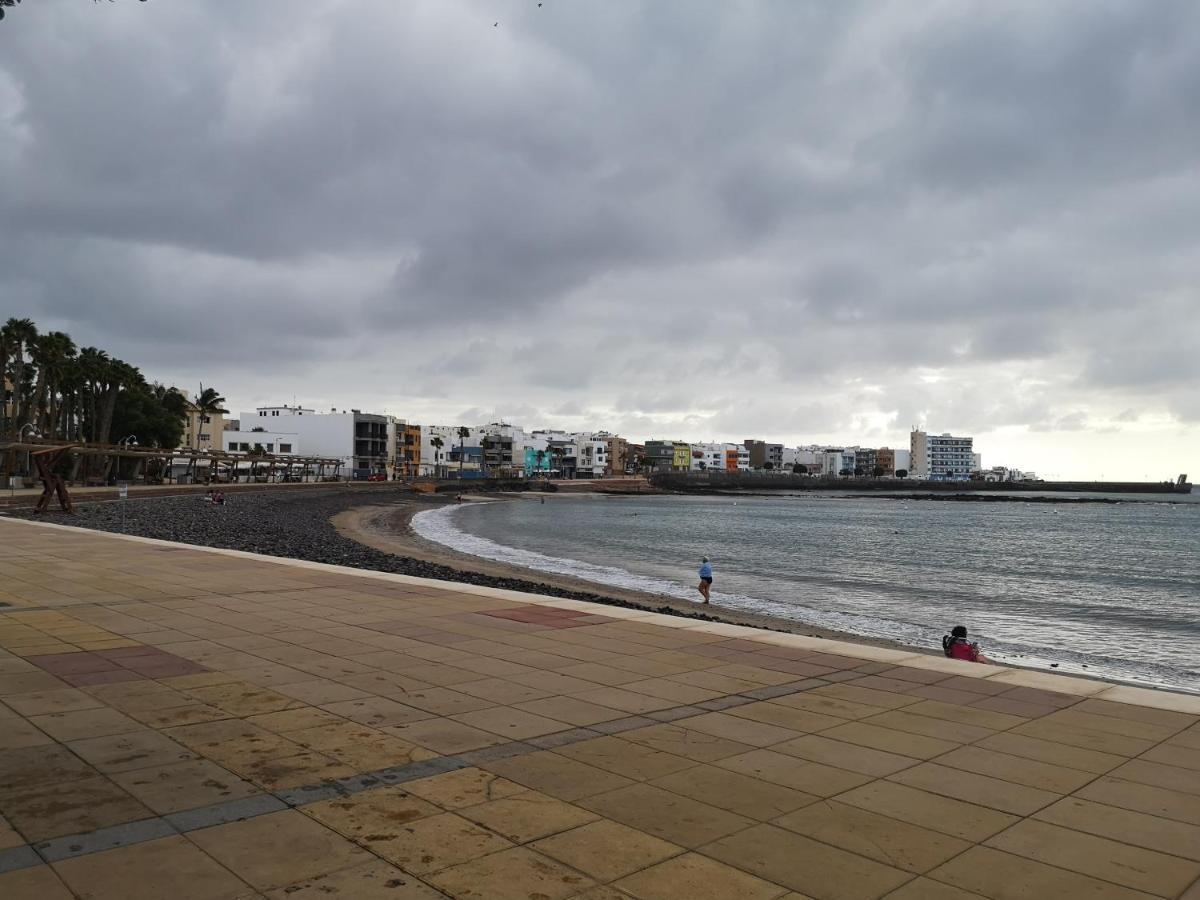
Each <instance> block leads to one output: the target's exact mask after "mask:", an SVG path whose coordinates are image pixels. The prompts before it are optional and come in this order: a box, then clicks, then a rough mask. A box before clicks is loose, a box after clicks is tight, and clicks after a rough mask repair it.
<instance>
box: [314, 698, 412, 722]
mask: <svg viewBox="0 0 1200 900" xmlns="http://www.w3.org/2000/svg"><path fill="white" fill-rule="evenodd" d="M321 709H323V710H325V711H326V712H331V713H333V714H334V715H336V716H342V717H343V718H346V719H349V720H350V721H352V722H358V723H359V724H361V725H370V726H372V727H374V728H380V727H383V726H384V725H403V724H404V723H405V722H416V721H419V720H421V719H428V718H430V714H429V713H427V712H425V710H422V709H415V708H414V707H411V706H405V705H404V704H403V703H397V702H396V701H395V700H388V699H387V698H386V697H363V698H361V699H359V700H341V701H339V702H337V703H324V704H321Z"/></svg>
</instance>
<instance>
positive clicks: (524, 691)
mask: <svg viewBox="0 0 1200 900" xmlns="http://www.w3.org/2000/svg"><path fill="white" fill-rule="evenodd" d="M537 674H539V675H544V674H546V673H542V672H539V673H537ZM558 677H559V676H556V675H553V674H551V675H550V680H551V681H553V680H554V679H556V678H558ZM581 683H582V684H584V685H585V686H584V690H586V689H588V688H590V687H591V686H592V685H591V682H581ZM568 686H569V685H568ZM455 690H458V691H461V692H463V693H465V694H470V695H471V696H473V697H481V698H483V699H484V700H491V701H492V702H493V703H498V704H504V705H512V704H514V703H527V702H528V701H530V700H540V699H542V698H543V697H554V696H557V695H558V693H557V692H556V691H554V690H553V689H550V688H544V687H534V686H531V685H528V684H521V683H520V682H519V681H509V680H507V679H505V678H485V679H483V680H481V681H469V682H467V683H465V684H458V685H455Z"/></svg>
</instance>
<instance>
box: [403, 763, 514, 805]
mask: <svg viewBox="0 0 1200 900" xmlns="http://www.w3.org/2000/svg"><path fill="white" fill-rule="evenodd" d="M404 789H405V790H406V791H408V792H409V793H411V794H415V795H416V796H418V797H421V798H423V799H425V800H428V801H429V802H430V803H436V804H437V805H438V806H439V807H441V808H442V809H462V808H463V807H465V806H476V805H478V804H480V803H487V802H489V801H492V800H503V799H505V798H507V797H513V796H515V795H517V794H522V793H525V792H527V791H528V790H529V789H528V788H527V787H525V786H523V785H520V784H517V783H516V782H515V781H509V780H508V779H507V778H501V777H500V776H499V775H496V774H495V773H493V772H488V771H486V770H484V769H477V768H474V767H470V768H466V769H459V770H458V771H455V772H446V773H445V774H443V775H434V776H433V777H432V778H420V779H417V780H416V781H409V782H406V783H405V785H404Z"/></svg>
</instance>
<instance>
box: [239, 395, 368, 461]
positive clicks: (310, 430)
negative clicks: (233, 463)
mask: <svg viewBox="0 0 1200 900" xmlns="http://www.w3.org/2000/svg"><path fill="white" fill-rule="evenodd" d="M239 421H240V423H241V426H242V427H241V429H240V430H239V431H226V432H225V433H224V434H223V435H222V440H223V441H224V442H225V449H226V450H229V449H236V450H239V451H240V450H244V449H253V447H254V445H255V444H261V445H262V447H263V450H265V451H266V452H268V453H282V454H289V453H290V454H297V453H303V454H304V455H306V456H322V457H326V458H328V459H336V460H339V461H340V462H341V475H342V477H344V478H366V477H367V476H369V475H377V474H384V473H386V471H387V464H388V447H389V444H388V428H389V424H388V417H387V416H384V415H376V414H374V413H364V412H362V411H361V410H357V409H352V410H330V411H329V412H327V413H319V412H316V411H315V410H311V409H305V408H303V407H293V406H260V407H258V408H257V409H255V410H254V411H253V412H243V413H242V414H241V416H240V419H239ZM255 428H261V429H262V430H261V431H255V430H254V429H255ZM232 444H236V445H237V447H236V448H234V447H231V445H232ZM243 444H248V445H249V447H243V446H242V445H243Z"/></svg>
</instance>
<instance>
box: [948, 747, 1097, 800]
mask: <svg viewBox="0 0 1200 900" xmlns="http://www.w3.org/2000/svg"><path fill="white" fill-rule="evenodd" d="M937 762H938V765H942V766H950V767H951V768H955V769H962V770H964V771H966V772H974V773H976V774H977V775H987V776H990V777H992V778H999V779H1001V780H1003V781H1011V782H1013V783H1015V784H1023V785H1026V786H1027V787H1033V788H1040V789H1041V790H1045V791H1053V792H1054V793H1056V794H1069V793H1070V792H1071V791H1074V790H1076V789H1078V788H1081V787H1083V786H1084V785H1085V784H1087V783H1088V782H1089V781H1091V780H1092V779H1093V778H1095V777H1096V776H1095V775H1094V774H1093V773H1092V772H1083V771H1080V770H1079V769H1070V768H1067V767H1065V766H1056V765H1053V764H1052V763H1044V762H1038V761H1036V760H1032V759H1025V758H1023V757H1020V756H1010V755H1009V754H1007V753H998V752H996V751H995V750H988V749H986V748H983V747H959V748H958V749H957V750H953V751H951V752H950V753H947V754H945V755H944V756H940V757H938V760H937Z"/></svg>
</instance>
